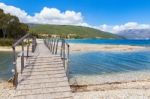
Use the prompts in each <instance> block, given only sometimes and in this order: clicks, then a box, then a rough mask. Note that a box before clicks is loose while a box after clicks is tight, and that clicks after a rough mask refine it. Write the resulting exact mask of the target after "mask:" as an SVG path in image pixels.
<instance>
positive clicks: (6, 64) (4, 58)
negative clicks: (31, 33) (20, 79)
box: [0, 51, 13, 82]
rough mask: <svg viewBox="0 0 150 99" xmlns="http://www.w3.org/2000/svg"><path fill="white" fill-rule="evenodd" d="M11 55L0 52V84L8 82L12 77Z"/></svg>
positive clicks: (10, 53)
mask: <svg viewBox="0 0 150 99" xmlns="http://www.w3.org/2000/svg"><path fill="white" fill-rule="evenodd" d="M12 63H13V55H12V52H4V51H2V52H0V82H1V81H3V80H8V79H9V78H10V77H11V76H12V72H11V70H12V69H13V64H12Z"/></svg>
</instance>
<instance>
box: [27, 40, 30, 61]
mask: <svg viewBox="0 0 150 99" xmlns="http://www.w3.org/2000/svg"><path fill="white" fill-rule="evenodd" d="M29 46H30V42H29V38H28V41H27V58H28V57H29Z"/></svg>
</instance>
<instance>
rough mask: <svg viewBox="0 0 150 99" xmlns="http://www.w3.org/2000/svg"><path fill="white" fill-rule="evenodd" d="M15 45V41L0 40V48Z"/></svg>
mask: <svg viewBox="0 0 150 99" xmlns="http://www.w3.org/2000/svg"><path fill="white" fill-rule="evenodd" d="M13 43H14V40H13V39H6V38H5V39H3V38H0V46H12V44H13Z"/></svg>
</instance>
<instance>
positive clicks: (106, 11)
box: [0, 0, 150, 26]
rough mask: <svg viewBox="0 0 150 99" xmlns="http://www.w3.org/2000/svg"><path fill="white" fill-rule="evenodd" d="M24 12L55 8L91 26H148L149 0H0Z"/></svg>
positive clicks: (149, 14)
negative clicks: (73, 13)
mask: <svg viewBox="0 0 150 99" xmlns="http://www.w3.org/2000/svg"><path fill="white" fill-rule="evenodd" d="M0 2H2V3H4V4H5V5H11V6H14V7H16V8H20V9H21V10H24V11H25V12H26V13H28V14H29V15H31V16H34V14H35V13H39V12H40V11H41V10H42V9H43V8H44V7H48V8H56V9H58V10H60V11H61V12H62V13H63V12H65V11H67V10H69V11H74V12H76V13H77V12H80V13H81V14H82V18H83V19H82V21H84V22H86V23H87V24H90V25H92V26H99V25H102V24H107V25H109V26H114V25H121V24H126V23H128V22H135V23H137V24H150V19H149V18H150V0H0Z"/></svg>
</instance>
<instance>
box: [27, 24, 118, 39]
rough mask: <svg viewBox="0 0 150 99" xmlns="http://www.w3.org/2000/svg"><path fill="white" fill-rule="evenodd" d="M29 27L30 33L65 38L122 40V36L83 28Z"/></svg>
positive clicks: (66, 26) (38, 25)
mask: <svg viewBox="0 0 150 99" xmlns="http://www.w3.org/2000/svg"><path fill="white" fill-rule="evenodd" d="M29 27H30V32H32V33H38V34H42V33H49V34H57V35H65V36H66V35H71V36H73V38H111V39H120V38H121V37H120V36H117V35H115V34H112V33H108V32H104V31H100V30H97V29H93V28H89V27H83V26H72V25H41V24H29Z"/></svg>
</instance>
